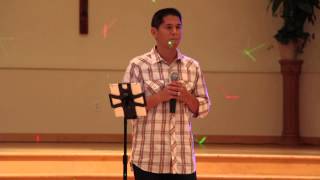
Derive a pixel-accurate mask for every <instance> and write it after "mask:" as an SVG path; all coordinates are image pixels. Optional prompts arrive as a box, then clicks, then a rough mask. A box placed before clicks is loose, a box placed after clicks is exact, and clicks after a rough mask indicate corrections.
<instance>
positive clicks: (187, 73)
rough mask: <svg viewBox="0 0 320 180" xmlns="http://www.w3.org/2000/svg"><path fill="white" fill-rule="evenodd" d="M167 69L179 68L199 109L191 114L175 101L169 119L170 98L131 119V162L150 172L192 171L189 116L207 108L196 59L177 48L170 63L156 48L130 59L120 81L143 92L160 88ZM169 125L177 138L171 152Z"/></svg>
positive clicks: (201, 113)
mask: <svg viewBox="0 0 320 180" xmlns="http://www.w3.org/2000/svg"><path fill="white" fill-rule="evenodd" d="M170 72H178V74H179V81H180V82H182V83H184V85H185V86H186V88H187V90H188V91H189V92H190V93H191V94H193V95H194V96H195V97H196V98H197V100H198V101H199V109H198V112H197V113H195V114H193V113H192V112H191V111H190V110H189V109H188V107H187V105H185V104H184V103H182V102H179V101H177V103H176V113H175V114H174V116H175V121H173V123H174V124H170V123H172V121H170V110H169V102H165V103H160V104H158V105H157V106H156V107H154V108H153V109H151V110H149V111H148V112H147V117H141V118H138V119H137V120H133V121H132V124H133V132H132V136H133V137H132V138H133V139H132V154H131V163H133V164H135V165H136V166H138V167H139V168H141V169H143V170H145V171H148V172H153V173H179V174H191V173H193V172H195V170H196V161H195V153H194V147H193V146H194V141H193V134H192V131H191V117H197V118H203V117H205V116H206V115H207V114H208V112H209V108H210V100H209V96H208V93H207V87H206V84H205V81H204V77H203V75H202V72H201V70H200V66H199V64H198V62H197V61H195V60H194V59H192V58H190V57H187V56H185V55H183V54H181V53H180V51H178V57H177V59H176V60H175V61H174V62H172V63H171V64H167V63H166V61H165V60H164V59H163V58H161V57H160V55H159V54H158V52H157V51H156V48H153V49H152V50H151V51H150V52H148V53H146V54H144V55H141V56H138V57H135V58H134V59H132V60H131V61H130V64H129V65H128V67H127V70H126V72H125V75H124V78H123V82H138V83H140V84H141V86H142V88H143V90H144V92H145V95H146V96H150V95H152V94H154V93H157V92H159V91H160V90H161V89H162V88H163V87H165V86H166V85H167V84H168V83H170V77H169V76H170ZM170 126H173V127H175V128H174V129H175V132H174V136H175V137H174V139H175V141H176V146H175V150H176V152H175V153H174V154H173V153H172V151H171V149H170V142H171V141H172V136H170V134H169V130H170ZM172 156H176V157H175V160H176V171H175V172H173V171H172V159H173V157H172Z"/></svg>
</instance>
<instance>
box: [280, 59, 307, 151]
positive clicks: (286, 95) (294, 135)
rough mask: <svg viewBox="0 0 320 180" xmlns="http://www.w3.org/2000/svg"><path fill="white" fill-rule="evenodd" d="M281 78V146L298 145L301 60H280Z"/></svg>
mask: <svg viewBox="0 0 320 180" xmlns="http://www.w3.org/2000/svg"><path fill="white" fill-rule="evenodd" d="M279 63H280V65H281V73H282V77H283V128H282V141H281V143H282V144H286V145H298V144H300V125H299V78H300V73H301V66H302V63H303V61H302V60H288V59H284V60H280V61H279Z"/></svg>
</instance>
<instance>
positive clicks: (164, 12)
mask: <svg viewBox="0 0 320 180" xmlns="http://www.w3.org/2000/svg"><path fill="white" fill-rule="evenodd" d="M168 15H172V16H177V17H179V19H180V21H181V22H182V16H181V13H180V12H179V11H178V10H177V9H175V8H164V9H160V10H158V11H157V12H156V13H154V15H153V17H152V21H151V27H154V28H157V29H158V28H159V26H160V25H161V23H162V22H163V18H164V17H166V16H168Z"/></svg>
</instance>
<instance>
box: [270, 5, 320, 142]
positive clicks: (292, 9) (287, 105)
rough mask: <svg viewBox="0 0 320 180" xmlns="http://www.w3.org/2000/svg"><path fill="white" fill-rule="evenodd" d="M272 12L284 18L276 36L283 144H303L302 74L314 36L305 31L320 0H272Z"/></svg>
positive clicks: (318, 6)
mask: <svg viewBox="0 0 320 180" xmlns="http://www.w3.org/2000/svg"><path fill="white" fill-rule="evenodd" d="M270 7H272V8H271V9H272V15H273V16H278V15H279V16H280V17H281V18H283V25H282V27H281V28H280V29H279V30H278V32H277V33H276V35H275V36H274V37H275V39H276V40H277V41H278V42H279V43H278V44H279V51H280V58H281V59H280V60H279V63H280V65H281V74H282V77H283V113H282V114H283V128H282V138H281V142H280V143H281V144H287V145H297V144H300V143H301V142H300V126H299V124H300V123H299V121H300V120H299V77H300V73H301V66H302V62H303V61H302V60H300V59H298V55H300V54H302V53H303V49H304V47H305V45H306V42H307V41H308V40H309V39H310V37H311V38H314V35H310V33H309V32H306V31H305V30H304V25H305V23H306V22H311V23H312V24H314V23H315V20H316V14H315V10H316V8H318V9H320V0H269V5H268V9H269V8H270Z"/></svg>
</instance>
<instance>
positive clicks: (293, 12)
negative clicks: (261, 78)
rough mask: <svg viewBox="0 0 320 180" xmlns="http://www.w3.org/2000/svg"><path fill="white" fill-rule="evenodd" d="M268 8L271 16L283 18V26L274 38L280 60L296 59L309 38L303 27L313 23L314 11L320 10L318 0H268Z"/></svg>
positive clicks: (319, 1)
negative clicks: (278, 47)
mask: <svg viewBox="0 0 320 180" xmlns="http://www.w3.org/2000/svg"><path fill="white" fill-rule="evenodd" d="M269 7H271V10H272V15H273V16H276V17H277V16H280V17H281V18H283V25H282V27H281V28H280V29H279V30H278V32H277V33H276V35H275V36H274V37H275V39H276V40H277V41H278V42H279V45H280V55H281V56H282V57H281V58H282V59H297V57H298V55H299V54H301V53H303V49H304V47H305V44H306V42H307V41H308V39H310V36H311V35H310V33H309V32H306V31H305V29H304V25H305V23H306V22H310V23H312V25H313V24H314V23H315V20H316V14H315V9H316V8H318V9H320V0H269V5H268V9H269ZM311 37H312V38H314V34H313V35H312V36H311Z"/></svg>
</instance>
